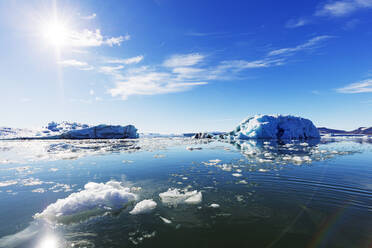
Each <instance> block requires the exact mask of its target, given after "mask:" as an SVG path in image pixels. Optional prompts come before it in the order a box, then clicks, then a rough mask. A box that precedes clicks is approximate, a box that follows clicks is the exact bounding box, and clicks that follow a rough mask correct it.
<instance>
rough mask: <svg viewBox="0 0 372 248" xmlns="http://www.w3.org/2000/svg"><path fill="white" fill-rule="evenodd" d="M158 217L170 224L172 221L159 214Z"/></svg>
mask: <svg viewBox="0 0 372 248" xmlns="http://www.w3.org/2000/svg"><path fill="white" fill-rule="evenodd" d="M159 218H160V219H161V220H162V221H163V222H164V223H165V224H171V223H172V221H171V220H168V219H166V218H164V217H162V216H159Z"/></svg>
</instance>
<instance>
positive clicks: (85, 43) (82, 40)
mask: <svg viewBox="0 0 372 248" xmlns="http://www.w3.org/2000/svg"><path fill="white" fill-rule="evenodd" d="M129 39H130V35H125V36H118V37H110V38H105V37H103V36H102V34H101V31H100V30H99V29H96V30H94V31H92V30H89V29H83V30H81V31H76V30H65V33H64V35H63V44H64V45H65V46H70V47H98V46H102V45H108V46H114V45H117V46H120V45H121V43H122V42H123V41H127V40H129Z"/></svg>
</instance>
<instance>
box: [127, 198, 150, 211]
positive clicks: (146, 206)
mask: <svg viewBox="0 0 372 248" xmlns="http://www.w3.org/2000/svg"><path fill="white" fill-rule="evenodd" d="M156 205H157V204H156V202H154V201H153V200H152V199H149V200H143V201H140V202H139V203H137V204H136V206H134V208H133V210H132V211H130V212H129V213H130V214H145V213H149V212H151V211H152V210H154V209H155V208H156Z"/></svg>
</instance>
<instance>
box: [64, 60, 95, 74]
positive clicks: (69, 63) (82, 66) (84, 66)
mask: <svg viewBox="0 0 372 248" xmlns="http://www.w3.org/2000/svg"><path fill="white" fill-rule="evenodd" d="M57 63H58V64H60V65H62V66H64V67H76V68H77V69H79V70H83V71H88V70H92V69H93V66H90V65H89V64H88V63H87V62H84V61H79V60H75V59H68V60H61V61H58V62H57Z"/></svg>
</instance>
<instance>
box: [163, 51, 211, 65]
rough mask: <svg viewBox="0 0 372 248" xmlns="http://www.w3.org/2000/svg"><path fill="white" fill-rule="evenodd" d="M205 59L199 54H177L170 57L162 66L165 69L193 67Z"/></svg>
mask: <svg viewBox="0 0 372 248" xmlns="http://www.w3.org/2000/svg"><path fill="white" fill-rule="evenodd" d="M204 58H205V56H204V55H201V54H199V53H190V54H177V55H173V56H171V57H170V58H169V59H167V60H165V61H164V63H163V65H164V66H166V67H185V66H193V65H196V64H198V63H199V62H200V61H202V60H203V59H204Z"/></svg>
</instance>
